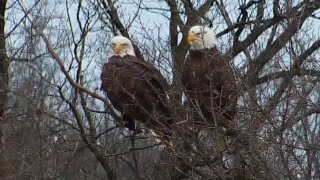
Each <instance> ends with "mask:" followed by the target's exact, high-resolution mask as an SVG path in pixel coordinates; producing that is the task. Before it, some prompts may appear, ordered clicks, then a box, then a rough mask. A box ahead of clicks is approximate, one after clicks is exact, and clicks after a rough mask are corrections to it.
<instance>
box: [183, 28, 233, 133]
mask: <svg viewBox="0 0 320 180" xmlns="http://www.w3.org/2000/svg"><path fill="white" fill-rule="evenodd" d="M188 42H189V44H190V49H189V52H188V54H187V56H186V59H185V64H184V71H183V74H182V83H183V85H184V86H185V95H186V96H187V100H188V101H187V102H188V105H189V106H190V107H191V108H192V110H193V112H194V113H193V115H194V123H195V124H199V125H202V126H208V125H216V124H218V125H220V126H223V127H226V128H229V127H227V126H229V124H230V121H229V122H226V121H228V120H233V119H234V116H235V114H236V107H237V106H236V101H237V89H236V82H235V78H234V74H233V71H232V68H231V66H230V65H229V61H228V58H227V57H226V56H224V55H222V54H221V53H220V52H219V50H218V49H217V48H216V47H215V45H214V43H215V35H214V33H213V31H212V30H211V29H210V28H209V27H206V26H194V27H192V28H191V29H190V31H189V35H188ZM222 117H224V118H226V119H227V120H226V119H224V118H222Z"/></svg>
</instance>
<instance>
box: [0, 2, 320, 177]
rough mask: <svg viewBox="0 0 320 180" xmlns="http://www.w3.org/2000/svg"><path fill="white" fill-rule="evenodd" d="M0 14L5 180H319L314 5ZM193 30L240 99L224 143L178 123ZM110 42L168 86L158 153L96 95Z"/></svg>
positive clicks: (87, 7)
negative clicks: (224, 62) (167, 127)
mask: <svg viewBox="0 0 320 180" xmlns="http://www.w3.org/2000/svg"><path fill="white" fill-rule="evenodd" d="M1 3H3V4H1V7H5V6H4V5H5V4H6V1H1ZM8 7H9V8H8V9H7V11H9V12H8V13H7V17H6V18H5V10H6V9H5V8H4V9H3V11H1V20H2V21H1V22H0V25H1V26H0V28H1V29H2V30H4V23H5V22H6V23H7V28H6V33H5V32H2V33H0V35H2V36H3V37H0V40H1V39H2V40H1V41H0V43H1V44H0V46H1V47H2V48H1V49H2V51H1V52H2V53H1V54H0V57H2V58H1V59H0V60H1V61H0V83H1V84H0V98H1V100H2V99H3V101H0V118H1V122H0V123H2V122H3V121H6V122H8V123H9V125H8V126H6V127H8V129H10V131H9V132H10V133H9V134H8V138H7V139H8V140H10V141H7V142H9V143H5V144H4V145H3V146H4V147H5V148H6V149H11V151H10V152H9V151H7V152H5V153H2V154H1V156H3V155H5V157H9V161H7V162H9V163H11V164H12V165H11V167H13V170H14V172H15V173H14V174H15V176H12V178H17V179H32V178H34V179H106V178H108V179H110V180H112V179H317V178H320V171H319V168H320V165H319V162H320V153H319V152H320V151H319V150H320V146H319V143H318V142H319V139H320V137H319V134H320V133H319V131H320V129H319V127H320V126H319V120H318V116H319V113H320V109H319V93H318V89H319V83H318V82H319V75H320V71H319V61H318V59H319V55H320V54H319V50H318V49H319V46H320V39H319V38H320V37H319V33H318V32H317V30H318V29H319V18H320V17H319V8H320V2H319V1H317V0H292V1H280V0H274V1H264V0H257V1H253V0H243V1H237V2H235V1H231V0H230V1H229V0H227V1H221V0H207V1H193V0H181V1H180V0H178V1H174V0H165V1H159V2H155V1H142V0H125V1H112V0H95V1H94V0H77V1H67V0H66V1H55V2H54V1H52V2H51V1H46V0H38V1H34V2H28V3H25V2H24V1H19V0H18V1H16V2H14V3H11V4H10V5H9V6H8ZM5 20H6V21H5ZM196 24H201V25H206V26H210V24H211V26H212V30H213V31H214V32H215V33H216V46H217V48H218V49H219V50H220V51H221V52H222V53H223V54H224V55H226V56H228V57H229V59H232V60H231V61H230V64H231V65H232V67H233V70H234V73H235V76H236V80H237V89H238V94H239V95H240V96H239V99H238V112H237V116H236V119H235V120H234V122H233V124H234V127H235V129H236V132H237V133H236V135H234V136H232V137H229V136H226V135H225V134H223V133H222V132H221V131H220V129H219V128H218V127H214V128H208V127H197V128H195V129H193V128H192V125H190V123H188V122H190V121H191V118H192V116H190V111H191V110H190V109H188V108H187V107H186V106H185V105H184V104H183V102H182V100H181V99H182V94H183V91H184V87H183V86H182V84H181V73H182V71H183V67H184V60H185V56H186V54H187V52H188V49H189V45H188V43H187V36H188V31H189V29H190V28H191V27H192V26H194V25H196ZM6 34H7V35H6ZM118 34H121V35H123V36H125V37H127V38H129V39H130V40H131V41H132V42H133V43H134V44H135V50H136V52H138V53H137V54H138V55H139V58H141V59H143V60H145V61H150V62H152V63H153V64H154V65H155V66H156V67H157V68H158V69H159V70H160V71H161V73H162V74H163V75H164V77H166V78H167V80H168V82H170V83H171V89H170V94H169V95H170V112H172V115H173V117H174V120H175V122H174V123H175V125H174V133H173V135H172V142H171V144H170V145H169V144H167V145H166V146H163V145H161V143H160V144H159V143H157V141H155V139H154V138H153V137H150V136H149V135H148V134H147V133H142V134H139V135H137V136H136V137H133V136H132V135H131V133H129V132H127V130H126V129H124V128H123V127H122V123H121V122H122V120H121V116H120V115H119V113H118V112H117V111H116V110H115V109H114V108H113V106H112V104H111V103H110V102H109V100H108V99H107V98H106V96H105V95H104V94H103V93H102V92H101V91H100V90H99V88H100V83H101V82H100V79H99V76H100V72H101V68H102V66H103V64H104V63H106V61H107V58H108V56H109V52H107V49H108V43H109V42H110V38H112V37H113V36H114V35H118ZM5 37H7V45H6V44H5V41H4V38H5ZM6 48H7V50H6ZM6 53H8V56H9V59H10V60H11V66H12V67H11V72H10V77H12V78H11V80H10V82H11V84H12V86H11V87H10V88H9V89H8V77H9V76H8V75H9V73H8V70H7V69H8V61H7V58H6V57H7V55H6ZM3 67H5V68H3ZM2 84H4V85H5V86H2ZM8 90H9V91H8ZM8 92H10V96H9V99H8V101H7V100H6V99H7V98H6V97H7V94H8ZM5 106H8V107H9V108H8V112H6V115H5V116H4V112H5V111H4V109H5ZM4 118H6V119H4ZM31 158H34V159H36V160H30V159H31ZM4 160H5V159H1V161H0V163H1V164H0V167H1V170H2V171H1V172H5V171H6V170H5V168H2V167H6V166H8V165H5V166H3V165H4V164H3V163H2V162H5V161H4Z"/></svg>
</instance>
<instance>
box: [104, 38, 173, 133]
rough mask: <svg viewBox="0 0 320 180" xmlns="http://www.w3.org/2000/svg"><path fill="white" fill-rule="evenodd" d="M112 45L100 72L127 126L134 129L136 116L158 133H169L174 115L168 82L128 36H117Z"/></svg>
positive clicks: (108, 94)
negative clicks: (168, 93)
mask: <svg viewBox="0 0 320 180" xmlns="http://www.w3.org/2000/svg"><path fill="white" fill-rule="evenodd" d="M111 47H112V48H111V56H110V57H109V59H108V62H107V63H105V64H104V66H103V70H102V73H101V81H102V85H101V89H102V90H103V91H105V92H106V94H107V97H108V99H109V100H110V102H111V103H112V105H113V106H114V108H115V109H116V110H118V111H119V112H121V114H122V118H123V120H124V121H125V123H126V124H125V127H127V128H129V130H132V131H134V130H135V123H134V122H135V120H136V121H140V122H142V123H144V124H145V125H146V126H147V127H149V128H151V129H152V130H153V131H154V132H155V133H156V134H157V135H165V136H166V135H169V134H170V131H171V124H172V118H171V116H170V113H169V111H168V99H167V95H166V93H167V91H168V89H169V84H168V82H167V81H166V80H165V79H164V77H163V76H162V75H161V73H160V72H159V71H158V70H157V69H156V68H155V67H154V66H153V65H152V64H151V63H148V62H145V61H143V60H141V59H138V58H137V57H136V55H135V50H134V48H133V45H132V43H131V41H130V40H129V39H127V38H126V37H123V36H115V37H114V38H113V39H112V40H111Z"/></svg>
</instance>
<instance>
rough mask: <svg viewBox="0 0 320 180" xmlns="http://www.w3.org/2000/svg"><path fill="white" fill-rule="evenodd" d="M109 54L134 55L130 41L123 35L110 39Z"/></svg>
mask: <svg viewBox="0 0 320 180" xmlns="http://www.w3.org/2000/svg"><path fill="white" fill-rule="evenodd" d="M111 48H112V49H111V54H112V55H116V56H121V57H123V56H125V55H131V56H136V54H135V53H134V48H133V45H132V43H131V41H130V40H129V39H128V38H126V37H123V36H115V37H113V38H112V39H111Z"/></svg>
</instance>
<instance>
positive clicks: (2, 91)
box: [0, 0, 10, 179]
mask: <svg viewBox="0 0 320 180" xmlns="http://www.w3.org/2000/svg"><path fill="white" fill-rule="evenodd" d="M6 4H7V0H0V179H7V178H9V175H10V171H9V168H10V165H9V162H8V161H7V158H6V157H5V153H3V151H2V148H3V144H4V139H5V138H4V132H3V128H2V127H3V126H4V113H5V108H6V104H7V101H8V83H9V76H8V67H9V62H8V58H7V54H6V43H5V34H4V27H5V17H4V16H5V11H6Z"/></svg>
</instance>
